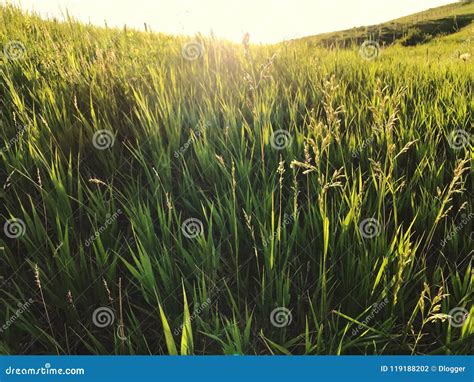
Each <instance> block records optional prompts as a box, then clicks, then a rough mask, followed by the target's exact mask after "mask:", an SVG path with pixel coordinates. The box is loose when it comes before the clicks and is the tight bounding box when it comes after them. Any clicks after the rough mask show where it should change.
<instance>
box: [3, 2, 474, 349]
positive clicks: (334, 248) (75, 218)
mask: <svg viewBox="0 0 474 382" xmlns="http://www.w3.org/2000/svg"><path fill="white" fill-rule="evenodd" d="M450 12H451V11H450ZM452 12H458V13H455V14H459V15H468V16H469V15H470V16H469V17H471V20H470V21H471V22H470V23H467V24H465V25H463V26H462V27H459V28H457V29H455V30H450V31H449V33H445V32H443V33H442V34H439V35H436V36H431V38H430V39H429V41H428V40H426V41H423V42H424V43H423V44H417V45H415V46H404V44H403V43H402V42H403V41H404V40H403V38H404V37H406V36H404V35H401V36H399V37H400V38H399V39H398V38H396V39H394V40H393V41H390V42H389V43H388V42H387V43H386V44H385V45H383V44H380V45H381V46H382V48H381V49H379V47H378V46H377V44H372V45H369V46H367V47H365V45H364V48H362V49H361V46H360V44H359V41H358V39H359V37H360V36H359V35H357V36H356V37H355V38H354V39H353V40H354V41H357V43H354V44H350V45H348V44H344V45H347V46H346V49H342V48H336V47H334V46H333V47H332V49H326V48H325V47H324V46H320V45H319V44H318V43H316V42H314V41H316V40H314V41H313V40H311V38H310V39H308V40H305V39H303V40H301V41H292V42H286V43H282V44H277V45H271V46H270V45H268V46H267V45H258V46H257V45H252V44H251V40H250V42H249V40H248V38H247V37H248V36H247V37H245V38H244V41H243V43H242V44H240V45H239V44H233V43H230V42H226V41H222V40H219V39H217V38H204V37H202V36H195V37H179V36H176V37H173V36H166V35H162V34H157V33H151V32H138V31H134V30H129V29H128V30H127V29H125V28H124V29H122V30H118V29H105V28H98V27H94V26H91V25H83V24H79V23H77V22H75V21H74V20H70V21H69V22H64V23H62V22H58V21H54V20H51V21H43V20H41V19H39V18H37V17H36V16H34V15H27V14H24V13H22V12H21V11H19V10H18V9H16V8H13V7H11V6H7V7H1V8H0V19H1V22H0V46H1V47H2V51H3V52H2V54H1V55H0V107H1V115H0V118H1V119H0V124H1V127H0V137H1V142H0V143H1V145H0V147H1V151H0V181H1V187H0V196H1V203H0V223H1V226H2V229H1V235H2V236H1V240H0V276H1V279H0V283H1V291H0V325H3V326H0V333H1V334H0V353H2V354H89V353H92V354H183V355H185V354H469V353H470V352H471V351H472V341H473V340H474V318H473V317H474V316H473V313H474V308H473V306H472V301H473V278H474V273H473V268H472V266H473V260H472V259H473V257H472V255H473V246H472V243H473V235H472V231H473V230H472V227H473V221H474V220H473V219H472V218H473V217H474V210H473V206H472V197H473V178H472V167H471V164H472V160H473V151H472V148H473V140H472V132H473V121H474V97H473V96H474V86H473V84H474V64H473V63H474V58H473V57H472V55H473V54H474V48H473V44H472V38H473V37H474V24H472V15H473V14H474V4H465V5H462V6H459V7H457V8H456V10H455V11H452ZM449 16H450V17H451V16H453V14H452V13H450V14H449ZM459 17H460V16H459ZM436 18H438V17H437V16H436V17H435V18H434V19H436ZM434 19H433V20H434ZM423 22H426V19H425V20H424V21H423ZM357 33H358V32H357ZM362 37H363V38H364V39H371V38H374V37H373V36H369V35H367V36H362ZM313 39H314V38H313ZM316 39H317V38H316ZM322 45H325V44H322ZM336 45H337V44H336ZM469 54H471V57H469ZM460 57H464V59H461V58H460Z"/></svg>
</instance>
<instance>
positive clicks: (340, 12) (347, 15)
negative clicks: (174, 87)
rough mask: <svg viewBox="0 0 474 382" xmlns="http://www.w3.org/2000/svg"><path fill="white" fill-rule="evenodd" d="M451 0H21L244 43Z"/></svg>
mask: <svg viewBox="0 0 474 382" xmlns="http://www.w3.org/2000/svg"><path fill="white" fill-rule="evenodd" d="M450 2H451V1H449V0H448V1H446V0H421V1H416V2H415V1H413V0H399V1H391V2H387V1H380V0H334V1H331V2H330V1H321V0H316V1H315V0H273V1H272V0H258V1H257V0H253V1H250V0H241V1H236V2H234V1H232V2H230V1H219V0H200V1H193V0H178V1H169V0H102V1H96V0H21V1H20V5H21V6H22V8H25V9H30V10H35V11H36V12H38V13H40V14H41V15H43V16H48V17H59V18H61V17H63V16H64V15H65V14H66V12H67V13H69V14H70V15H71V16H73V17H75V18H77V19H79V20H81V21H83V22H91V23H92V24H96V25H104V24H105V22H107V25H109V26H119V27H121V26H123V25H125V24H126V25H127V26H129V27H134V28H139V29H143V28H144V25H145V23H146V24H147V25H148V26H149V27H151V29H152V30H154V31H159V32H165V33H170V34H187V35H193V34H195V33H202V34H204V35H209V34H211V33H213V34H214V35H215V36H218V37H222V38H225V39H228V40H232V41H240V40H241V38H242V35H243V34H244V33H246V32H248V33H250V35H251V37H252V41H253V42H258V43H272V42H277V41H281V40H284V39H290V38H296V37H302V36H307V35H313V34H318V33H323V32H330V31H335V30H340V29H347V28H352V27H356V26H362V25H370V24H376V23H380V22H383V21H387V20H389V19H393V18H396V17H400V16H403V15H406V14H411V13H413V12H417V11H421V10H424V9H426V8H428V7H436V6H440V5H443V4H447V3H450Z"/></svg>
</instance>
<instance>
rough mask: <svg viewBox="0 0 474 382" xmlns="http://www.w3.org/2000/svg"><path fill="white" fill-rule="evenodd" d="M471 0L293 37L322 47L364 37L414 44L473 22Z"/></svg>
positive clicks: (383, 42)
mask: <svg viewBox="0 0 474 382" xmlns="http://www.w3.org/2000/svg"><path fill="white" fill-rule="evenodd" d="M473 20H474V2H468V3H454V4H449V5H445V6H442V7H437V8H432V9H428V10H426V11H423V12H419V13H415V14H413V15H410V16H405V17H402V18H399V19H395V20H392V21H388V22H386V23H382V24H378V25H371V26H366V27H358V28H352V29H347V30H343V31H338V32H330V33H323V34H320V35H316V36H308V37H304V38H301V39H296V40H293V41H303V42H307V43H309V44H313V45H314V44H316V45H320V46H325V47H335V46H338V47H349V46H352V45H360V44H361V43H362V42H363V41H364V40H367V39H370V40H375V41H378V42H379V43H380V44H381V45H388V44H393V43H395V42H400V43H401V44H402V45H405V46H409V45H416V44H419V43H425V42H428V41H430V40H431V39H432V38H434V37H438V36H444V35H449V34H452V33H456V32H459V31H460V30H461V29H463V28H465V27H467V26H470V25H472V22H473Z"/></svg>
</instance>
